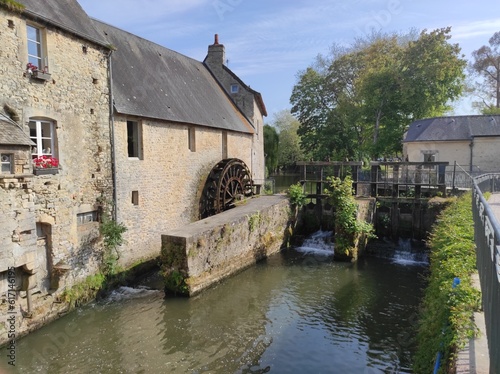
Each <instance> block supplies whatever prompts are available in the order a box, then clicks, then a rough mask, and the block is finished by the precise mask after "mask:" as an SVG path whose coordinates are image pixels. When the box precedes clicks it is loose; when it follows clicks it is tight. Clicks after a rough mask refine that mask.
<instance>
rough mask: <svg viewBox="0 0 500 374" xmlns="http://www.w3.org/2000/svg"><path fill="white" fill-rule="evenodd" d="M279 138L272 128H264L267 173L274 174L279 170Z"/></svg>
mask: <svg viewBox="0 0 500 374" xmlns="http://www.w3.org/2000/svg"><path fill="white" fill-rule="evenodd" d="M278 145H279V136H278V133H277V132H276V129H275V128H274V127H272V126H269V125H265V126H264V154H265V158H266V171H267V173H270V174H272V173H274V172H275V171H276V170H277V168H278Z"/></svg>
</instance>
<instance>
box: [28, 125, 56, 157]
mask: <svg viewBox="0 0 500 374" xmlns="http://www.w3.org/2000/svg"><path fill="white" fill-rule="evenodd" d="M42 125H49V132H50V136H42ZM29 127H30V138H31V140H32V141H33V142H34V143H35V144H36V146H34V147H32V149H31V156H32V157H33V158H36V157H40V156H52V157H55V156H56V154H55V144H56V142H55V135H56V127H55V124H54V122H52V121H49V120H40V119H30V122H29ZM33 128H34V130H35V135H34V136H33V135H32V133H31V130H32V129H33ZM44 140H45V141H47V140H49V144H50V147H46V148H44V147H43V143H44ZM45 143H46V142H45ZM48 148H50V149H48Z"/></svg>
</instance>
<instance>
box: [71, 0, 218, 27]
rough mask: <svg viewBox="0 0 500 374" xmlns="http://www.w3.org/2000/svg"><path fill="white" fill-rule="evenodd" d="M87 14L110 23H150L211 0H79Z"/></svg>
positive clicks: (206, 3)
mask: <svg viewBox="0 0 500 374" xmlns="http://www.w3.org/2000/svg"><path fill="white" fill-rule="evenodd" d="M78 2H79V3H80V4H81V6H82V7H83V8H84V9H85V11H86V12H87V14H89V15H90V16H92V17H95V18H97V19H100V20H103V21H106V22H108V23H110V24H112V25H115V26H119V27H122V25H127V24H141V23H142V24H151V23H154V22H156V21H158V20H159V19H162V18H165V17H167V18H174V17H178V16H179V14H181V13H186V12H189V11H191V10H193V9H195V8H199V7H201V6H206V5H209V4H211V0H140V1H137V0H121V1H120V2H117V1H116V0H100V1H95V0H79V1H78Z"/></svg>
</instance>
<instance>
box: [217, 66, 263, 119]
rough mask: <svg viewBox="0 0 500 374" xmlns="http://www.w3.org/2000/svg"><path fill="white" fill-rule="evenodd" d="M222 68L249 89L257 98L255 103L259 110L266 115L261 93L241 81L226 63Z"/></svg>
mask: <svg viewBox="0 0 500 374" xmlns="http://www.w3.org/2000/svg"><path fill="white" fill-rule="evenodd" d="M222 68H223V69H224V70H226V71H227V72H228V73H229V74H230V75H231V76H232V77H233V78H234V79H236V81H237V82H238V83H239V84H240V85H241V86H242V87H245V89H247V90H248V91H250V92H251V93H252V94H253V95H254V96H255V98H256V100H257V104H258V105H259V107H260V112H261V113H262V115H263V116H266V117H267V109H266V105H265V104H264V100H263V99H262V95H261V93H260V92H258V91H255V90H254V89H252V88H251V87H250V86H248V85H247V84H246V83H245V82H243V81H242V80H241V78H240V77H238V76H237V75H236V74H235V73H233V71H232V70H231V69H229V68H228V67H227V66H226V65H223V66H222Z"/></svg>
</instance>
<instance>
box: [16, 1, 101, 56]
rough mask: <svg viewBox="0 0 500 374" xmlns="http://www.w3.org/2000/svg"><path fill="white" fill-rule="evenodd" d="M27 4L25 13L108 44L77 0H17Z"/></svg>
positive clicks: (93, 40)
mask: <svg viewBox="0 0 500 374" xmlns="http://www.w3.org/2000/svg"><path fill="white" fill-rule="evenodd" d="M17 1H18V2H19V3H21V4H23V5H24V6H25V9H24V13H25V14H26V15H27V16H29V17H33V18H37V19H39V20H42V21H44V22H47V23H49V24H52V25H55V26H57V27H59V28H61V29H63V30H66V31H70V32H71V33H73V34H76V35H78V36H80V37H83V38H84V39H87V40H89V41H92V42H95V43H98V44H101V45H103V46H106V45H108V43H107V41H106V39H105V38H104V37H103V36H102V35H101V34H100V33H99V32H98V31H97V30H96V29H95V27H94V25H93V23H92V21H91V20H90V18H89V16H88V15H87V13H85V11H84V10H83V9H82V7H81V6H80V4H78V2H77V1H76V0H48V1H45V0H44V1H42V0H17Z"/></svg>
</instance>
